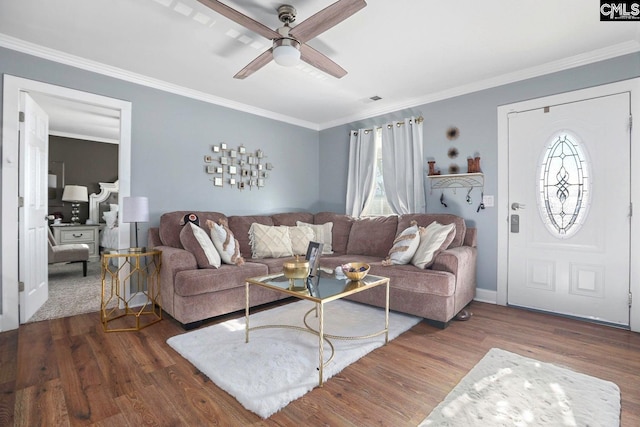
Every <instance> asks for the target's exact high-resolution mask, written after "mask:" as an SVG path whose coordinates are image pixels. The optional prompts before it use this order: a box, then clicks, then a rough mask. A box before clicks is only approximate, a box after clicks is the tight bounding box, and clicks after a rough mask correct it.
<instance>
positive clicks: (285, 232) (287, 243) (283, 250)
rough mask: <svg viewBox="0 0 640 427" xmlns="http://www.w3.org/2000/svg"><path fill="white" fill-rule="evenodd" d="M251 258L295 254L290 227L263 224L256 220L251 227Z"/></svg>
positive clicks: (280, 256)
mask: <svg viewBox="0 0 640 427" xmlns="http://www.w3.org/2000/svg"><path fill="white" fill-rule="evenodd" d="M249 243H250V244H251V258H282V257H288V256H293V248H292V247H291V236H290V235H289V227H276V226H271V225H262V224H258V223H257V222H254V223H253V224H251V227H250V228H249Z"/></svg>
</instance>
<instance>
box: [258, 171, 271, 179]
mask: <svg viewBox="0 0 640 427" xmlns="http://www.w3.org/2000/svg"><path fill="white" fill-rule="evenodd" d="M260 176H261V177H263V178H269V173H268V172H266V171H265V172H262V175H260Z"/></svg>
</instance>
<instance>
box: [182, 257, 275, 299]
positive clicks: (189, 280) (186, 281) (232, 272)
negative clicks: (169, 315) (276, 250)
mask: <svg viewBox="0 0 640 427" xmlns="http://www.w3.org/2000/svg"><path fill="white" fill-rule="evenodd" d="M266 274H268V271H267V267H266V266H265V265H262V264H256V263H252V262H247V263H245V264H244V265H243V266H242V268H237V267H235V266H233V265H227V264H223V265H222V266H220V268H219V269H217V270H211V269H204V268H203V269H196V270H184V271H179V272H177V273H176V277H175V281H174V291H175V293H176V295H179V296H181V297H189V296H197V295H203V294H209V293H212V292H217V291H223V290H226V289H233V288H238V290H239V294H238V297H239V298H242V299H244V293H245V292H244V285H245V281H246V279H247V278H249V277H258V276H264V275H266ZM241 295H242V296H241Z"/></svg>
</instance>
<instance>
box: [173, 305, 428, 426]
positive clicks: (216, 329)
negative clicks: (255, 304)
mask: <svg viewBox="0 0 640 427" xmlns="http://www.w3.org/2000/svg"><path fill="white" fill-rule="evenodd" d="M313 306H314V304H313V303H312V302H310V301H298V302H294V303H291V304H287V305H284V306H280V307H276V308H273V309H270V310H266V311H262V312H259V313H256V314H252V315H251V317H250V318H249V326H250V327H254V326H259V325H272V324H281V325H296V326H301V327H304V323H303V318H304V314H305V313H306V312H307V311H308V310H309V309H310V308H312V307H313ZM307 319H308V322H309V324H310V326H313V327H316V328H317V320H318V319H317V318H316V317H315V315H314V314H311V315H309V317H308V318H307ZM420 320H421V319H420V318H418V317H414V316H409V315H405V314H400V313H394V312H390V313H389V340H391V339H393V338H395V337H397V336H398V335H400V334H401V333H402V332H405V331H407V330H408V329H410V328H411V327H412V326H414V325H415V324H417V323H418V322H420ZM381 329H384V310H383V309H380V308H376V307H371V306H367V305H363V304H358V303H354V302H349V301H342V300H338V301H332V302H330V303H328V304H325V306H324V332H325V334H332V335H344V336H349V335H351V336H356V335H367V334H371V333H374V332H376V331H379V330H381ZM331 342H332V343H333V345H334V346H335V356H334V358H333V360H332V361H331V362H330V363H329V364H328V365H326V366H325V367H324V379H325V381H326V380H327V379H328V378H330V377H332V376H333V375H335V374H337V373H338V372H340V371H341V370H342V369H344V368H345V367H346V366H348V365H350V364H351V363H353V362H355V361H356V360H358V359H360V358H361V357H362V356H364V355H366V354H367V353H369V352H370V351H372V350H374V349H376V348H378V347H380V346H382V345H383V344H384V335H380V336H377V337H374V338H369V339H365V340H354V341H345V340H337V339H332V340H331ZM167 343H168V344H169V345H170V346H171V347H173V348H174V349H175V350H176V351H177V352H178V353H180V354H181V355H182V356H183V357H184V358H186V359H187V360H188V361H189V362H191V363H192V364H193V365H194V366H195V367H196V368H198V369H199V370H200V371H201V372H202V373H204V374H205V375H206V376H207V377H209V378H210V379H211V380H212V381H213V382H214V383H215V384H216V385H217V386H218V387H220V388H222V389H223V390H225V391H226V392H227V393H229V394H231V395H232V396H233V397H235V398H236V399H237V400H238V402H240V403H241V404H242V405H243V406H244V407H245V408H246V409H248V410H250V411H252V412H255V413H256V414H258V415H259V416H261V417H263V418H268V417H269V416H271V415H272V414H274V413H275V412H277V411H278V410H280V409H281V408H283V407H285V406H286V405H287V404H289V402H291V401H292V400H295V399H297V398H299V397H301V396H303V395H304V394H305V393H307V392H308V391H310V390H312V389H313V388H314V387H317V386H318V376H319V374H318V370H317V368H318V361H319V359H318V337H317V336H316V335H313V334H311V333H308V332H303V331H298V330H294V329H285V328H268V329H258V330H255V331H251V332H250V334H249V343H245V318H244V316H243V317H242V318H239V319H234V320H229V321H227V322H224V323H220V324H217V325H213V326H209V327H206V328H203V329H198V330H196V331H192V332H188V333H185V334H182V335H177V336H174V337H171V338H169V339H168V340H167ZM330 356H331V349H330V347H329V345H328V344H327V343H326V342H325V345H324V360H325V362H326V360H328V358H329V357H330Z"/></svg>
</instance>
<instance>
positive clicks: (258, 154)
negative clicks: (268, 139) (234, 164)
mask: <svg viewBox="0 0 640 427" xmlns="http://www.w3.org/2000/svg"><path fill="white" fill-rule="evenodd" d="M256 157H257V158H259V159H261V158H262V157H264V153H263V152H262V150H258V151H256Z"/></svg>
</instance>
